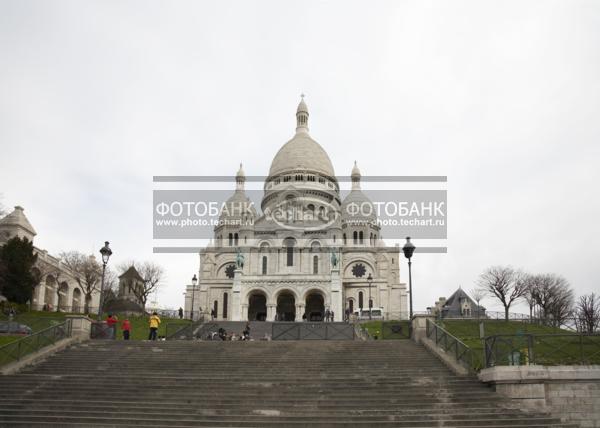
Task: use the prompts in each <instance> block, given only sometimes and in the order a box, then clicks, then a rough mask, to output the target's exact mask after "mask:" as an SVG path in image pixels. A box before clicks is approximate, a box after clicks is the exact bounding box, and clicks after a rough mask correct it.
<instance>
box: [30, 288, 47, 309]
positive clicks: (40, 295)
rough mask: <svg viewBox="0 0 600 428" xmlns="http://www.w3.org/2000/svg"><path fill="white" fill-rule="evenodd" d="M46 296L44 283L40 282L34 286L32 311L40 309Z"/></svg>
mask: <svg viewBox="0 0 600 428" xmlns="http://www.w3.org/2000/svg"><path fill="white" fill-rule="evenodd" d="M45 297H46V284H44V282H40V283H39V284H38V285H37V287H35V292H34V294H33V297H32V301H31V307H32V308H33V310H34V311H41V310H42V308H43V307H44V298H45Z"/></svg>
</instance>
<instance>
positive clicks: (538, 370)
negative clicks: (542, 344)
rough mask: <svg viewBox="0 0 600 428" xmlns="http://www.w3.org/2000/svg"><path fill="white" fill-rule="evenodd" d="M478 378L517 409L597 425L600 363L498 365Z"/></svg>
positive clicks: (598, 421) (588, 425) (599, 403)
mask: <svg viewBox="0 0 600 428" xmlns="http://www.w3.org/2000/svg"><path fill="white" fill-rule="evenodd" d="M479 378H480V379H481V380H482V381H483V382H486V383H489V384H491V385H492V386H493V387H494V388H495V389H496V391H497V392H499V393H500V394H502V395H504V396H506V397H508V398H510V399H511V400H512V401H513V402H514V404H515V405H516V406H517V407H519V408H522V407H527V408H532V409H545V410H547V411H549V412H551V413H552V414H553V415H555V416H558V417H561V418H562V419H563V420H565V421H568V422H576V423H578V424H580V426H582V427H600V366H554V367H549V366H535V365H532V366H503V367H502V366H501V367H492V368H489V369H484V370H482V371H481V372H480V373H479Z"/></svg>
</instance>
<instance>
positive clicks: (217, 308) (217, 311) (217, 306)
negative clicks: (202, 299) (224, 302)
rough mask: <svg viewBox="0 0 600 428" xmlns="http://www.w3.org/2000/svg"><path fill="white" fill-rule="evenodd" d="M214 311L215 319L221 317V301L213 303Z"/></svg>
mask: <svg viewBox="0 0 600 428" xmlns="http://www.w3.org/2000/svg"><path fill="white" fill-rule="evenodd" d="M213 311H215V317H217V316H218V315H219V301H218V300H215V301H214V303H213Z"/></svg>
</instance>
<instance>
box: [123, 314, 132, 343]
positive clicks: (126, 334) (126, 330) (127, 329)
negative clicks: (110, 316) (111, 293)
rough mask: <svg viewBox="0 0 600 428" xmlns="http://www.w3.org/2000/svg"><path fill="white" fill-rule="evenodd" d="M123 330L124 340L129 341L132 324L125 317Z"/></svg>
mask: <svg viewBox="0 0 600 428" xmlns="http://www.w3.org/2000/svg"><path fill="white" fill-rule="evenodd" d="M121 330H123V340H129V334H130V333H131V323H130V322H129V319H128V318H127V317H125V319H124V320H123V322H122V323H121Z"/></svg>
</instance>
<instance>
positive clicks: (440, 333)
mask: <svg viewBox="0 0 600 428" xmlns="http://www.w3.org/2000/svg"><path fill="white" fill-rule="evenodd" d="M426 332H427V338H428V339H430V340H431V341H433V342H434V343H435V345H436V346H437V347H438V348H441V349H443V350H444V352H446V353H447V354H449V355H451V356H453V357H454V358H455V359H456V361H457V362H458V363H459V364H461V365H463V366H464V367H465V368H467V369H469V371H472V370H473V369H474V368H475V365H474V363H475V361H474V358H473V351H472V350H471V348H469V347H468V346H467V345H465V344H464V343H463V342H462V341H461V340H460V339H458V338H456V337H454V336H452V335H451V334H450V333H448V332H447V331H446V330H444V329H443V328H442V327H440V326H439V325H437V324H436V323H434V322H433V321H431V320H429V319H428V320H427V327H426Z"/></svg>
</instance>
